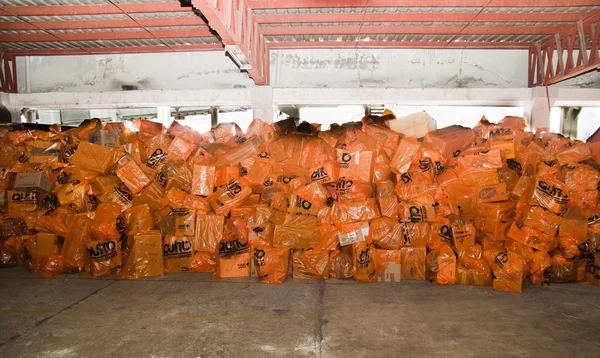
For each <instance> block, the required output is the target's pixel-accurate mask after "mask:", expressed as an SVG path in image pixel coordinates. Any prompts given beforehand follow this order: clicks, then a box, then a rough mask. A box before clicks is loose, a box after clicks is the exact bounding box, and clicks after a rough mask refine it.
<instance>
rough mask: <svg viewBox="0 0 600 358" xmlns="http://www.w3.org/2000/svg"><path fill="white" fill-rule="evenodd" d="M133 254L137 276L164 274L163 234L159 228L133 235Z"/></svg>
mask: <svg viewBox="0 0 600 358" xmlns="http://www.w3.org/2000/svg"><path fill="white" fill-rule="evenodd" d="M133 255H134V264H135V275H136V277H138V278H140V277H151V276H162V275H163V274H164V271H165V268H164V260H163V245H162V235H161V234H160V231H158V230H152V231H149V232H145V233H141V234H137V235H135V236H134V237H133Z"/></svg>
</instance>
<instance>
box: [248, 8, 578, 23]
mask: <svg viewBox="0 0 600 358" xmlns="http://www.w3.org/2000/svg"><path fill="white" fill-rule="evenodd" d="M476 15H477V9H475V10H474V11H473V12H456V13H450V12H448V13H430V12H403V13H366V14H364V13H351V14H264V15H255V16H254V20H255V21H256V22H258V23H259V24H288V23H311V22H363V21H364V22H409V21H410V22H469V21H471V22H572V21H576V20H579V19H582V18H584V17H586V16H588V15H589V14H588V13H585V12H571V13H481V14H479V15H477V16H476Z"/></svg>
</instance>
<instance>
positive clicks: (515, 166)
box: [506, 159, 523, 173]
mask: <svg viewBox="0 0 600 358" xmlns="http://www.w3.org/2000/svg"><path fill="white" fill-rule="evenodd" d="M506 164H507V165H508V167H509V168H510V169H512V170H514V171H516V172H517V173H520V172H521V171H522V170H523V166H522V165H521V163H519V162H517V161H516V160H514V159H507V160H506Z"/></svg>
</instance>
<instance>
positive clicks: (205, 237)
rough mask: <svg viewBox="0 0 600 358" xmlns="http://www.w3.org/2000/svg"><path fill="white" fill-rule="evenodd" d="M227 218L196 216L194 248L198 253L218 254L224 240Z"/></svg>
mask: <svg viewBox="0 0 600 358" xmlns="http://www.w3.org/2000/svg"><path fill="white" fill-rule="evenodd" d="M224 226H225V217H224V216H218V215H205V214H198V215H196V233H195V235H194V241H193V246H194V249H195V250H196V251H208V252H212V253H216V252H217V251H218V250H219V242H220V241H221V240H222V239H223V228H224Z"/></svg>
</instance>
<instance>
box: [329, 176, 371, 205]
mask: <svg viewBox="0 0 600 358" xmlns="http://www.w3.org/2000/svg"><path fill="white" fill-rule="evenodd" d="M335 193H336V197H337V200H338V201H340V202H347V201H353V200H356V201H359V200H366V199H369V198H370V197H372V196H373V187H372V186H371V184H370V183H361V182H359V181H356V180H347V179H346V178H340V179H339V180H338V181H337V183H336V185H335Z"/></svg>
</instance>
